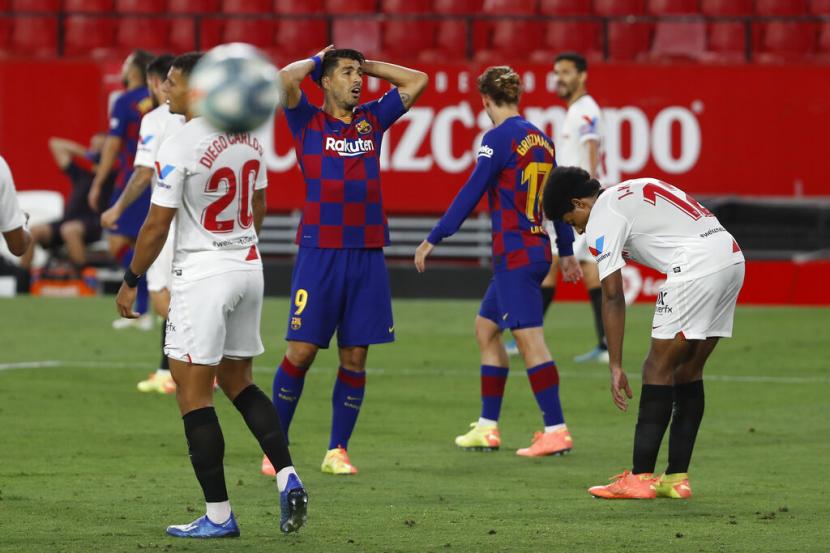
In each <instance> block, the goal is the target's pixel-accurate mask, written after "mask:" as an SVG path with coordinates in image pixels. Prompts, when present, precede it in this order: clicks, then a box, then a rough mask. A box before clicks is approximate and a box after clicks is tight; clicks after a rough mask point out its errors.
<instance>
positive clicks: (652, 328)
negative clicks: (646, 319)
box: [651, 325, 663, 330]
mask: <svg viewBox="0 0 830 553" xmlns="http://www.w3.org/2000/svg"><path fill="white" fill-rule="evenodd" d="M661 326H663V325H657V326H653V327H651V330H654V329H655V328H660V327H661Z"/></svg>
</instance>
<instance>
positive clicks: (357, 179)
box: [284, 88, 406, 248]
mask: <svg viewBox="0 0 830 553" xmlns="http://www.w3.org/2000/svg"><path fill="white" fill-rule="evenodd" d="M284 111H285V119H286V121H287V122H288V127H289V128H290V129H291V134H292V136H293V137H294V147H295V149H296V152H297V161H298V162H299V165H300V170H301V171H302V173H303V178H304V179H305V185H306V194H305V204H304V205H303V216H302V219H301V221H300V226H299V227H298V228H297V244H299V245H300V246H305V247H311V248H382V247H383V246H387V245H389V226H388V224H387V221H386V214H385V213H384V211H383V200H382V197H381V189H380V146H381V141H382V140H383V133H384V131H386V129H388V128H389V127H391V126H392V124H393V123H394V122H395V121H397V120H398V118H400V117H401V116H402V115H403V114H404V113H406V108H405V107H404V105H403V101H401V96H400V94H399V93H398V89H397V88H393V89H392V90H390V91H389V92H387V93H386V94H384V95H383V96H382V97H381V98H380V99H378V100H374V101H372V102H368V103H366V104H361V105H360V106H357V107H356V108H355V109H354V115H353V117H352V122H351V123H344V122H343V121H341V120H339V119H336V118H334V117H332V116H331V115H329V114H327V113H326V112H324V111H323V110H322V109H320V108H319V107H317V106H313V105H311V104H310V103H309V101H308V99H307V98H306V96H305V94H302V96H301V97H300V102H299V104H297V106H296V107H294V108H292V109H287V108H286V109H285V110H284Z"/></svg>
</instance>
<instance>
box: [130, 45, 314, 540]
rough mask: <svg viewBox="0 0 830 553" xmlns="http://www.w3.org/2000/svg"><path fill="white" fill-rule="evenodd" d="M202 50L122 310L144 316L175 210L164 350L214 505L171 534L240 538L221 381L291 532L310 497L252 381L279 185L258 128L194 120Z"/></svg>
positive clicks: (174, 108)
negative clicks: (269, 211) (255, 132)
mask: <svg viewBox="0 0 830 553" xmlns="http://www.w3.org/2000/svg"><path fill="white" fill-rule="evenodd" d="M199 57H200V54H196V53H191V54H184V55H182V56H179V57H178V58H176V59H175V60H174V61H173V65H172V67H171V69H170V73H169V75H168V80H169V87H168V92H169V103H170V111H171V113H178V114H181V115H185V116H186V119H187V123H186V124H185V125H184V126H183V127H182V128H181V129H180V130H179V131H177V132H176V133H175V134H173V135H172V136H171V137H170V139H169V140H168V141H166V142H165V143H164V145H163V146H162V148H161V151H160V152H159V154H158V160H159V161H158V165H159V167H160V168H161V169H160V171H159V175H158V182H157V183H156V186H155V188H154V190H153V196H152V205H151V207H150V212H149V214H148V215H147V220H146V221H145V223H144V225H143V226H142V227H141V232H140V233H139V236H138V242H137V243H136V253H135V256H134V258H133V260H132V263H131V264H130V267H129V268H128V269H127V271H126V273H125V275H124V284H122V285H121V290H119V292H118V299H117V304H118V311H119V312H120V313H121V315H122V316H123V317H135V316H137V315H138V314H137V313H133V311H132V304H133V300H134V298H135V294H136V290H135V286H136V280H137V279H138V276H139V275H141V274H142V273H144V272H145V271H146V270H147V269H148V268H149V267H150V265H151V264H152V263H153V261H154V260H155V259H156V258H157V256H158V255H159V252H160V251H161V250H162V248H163V247H164V243H165V240H166V239H167V236H168V234H169V233H168V231H169V227H170V224H171V222H172V221H173V218H174V217H175V218H176V244H175V253H174V256H173V279H172V289H171V298H170V313H169V316H168V323H167V325H168V331H167V342H166V344H165V353H166V354H167V356H168V358H169V360H170V369H171V371H172V373H173V379H174V380H175V381H176V400H177V401H178V404H179V410H180V411H181V414H182V419H183V421H184V432H185V436H186V437H187V444H188V448H189V452H190V461H191V463H192V464H193V470H194V471H195V472H196V478H197V479H198V480H199V484H200V485H201V487H202V491H203V492H204V496H205V502H206V511H207V513H206V514H205V516H202V517H200V518H198V519H197V520H195V521H193V522H192V523H190V524H185V525H181V526H170V527H168V528H167V533H168V534H170V535H172V536H176V537H185V538H219V537H228V536H238V535H239V528H238V527H237V525H236V520H235V519H234V516H233V513H232V512H231V506H230V502H229V501H228V491H227V487H226V486H225V471H224V466H223V457H224V453H225V442H224V439H223V438H222V429H221V428H220V426H219V419H218V418H217V417H216V411H215V410H214V408H213V380H214V378H216V379H217V380H218V383H219V387H220V388H222V391H223V392H225V395H226V396H228V399H230V400H231V401H232V402H233V404H234V406H235V407H236V408H237V409H238V410H239V412H240V413H241V414H242V417H243V418H244V419H245V422H246V423H247V425H248V428H249V429H250V430H251V433H252V434H253V435H254V436H255V437H256V439H257V440H258V441H259V444H260V446H261V447H262V450H263V452H264V453H265V454H266V455H267V456H268V458H269V459H271V462H272V463H273V464H274V466H275V467H277V469H278V470H277V478H276V480H277V487H278V489H279V494H280V509H281V516H280V529H281V530H282V531H283V532H292V531H294V530H297V529H299V528H300V526H302V525H303V524H304V522H305V519H306V508H307V502H308V497H307V495H306V492H305V490H304V489H303V486H302V483H301V482H300V479H299V477H298V476H297V473H296V472H295V470H294V467H293V466H292V465H293V464H292V462H291V455H290V454H289V451H288V444H287V442H286V440H285V436H284V435H283V433H282V429H281V427H280V421H279V416H278V414H277V410H276V409H274V406H273V404H272V403H271V401H270V400H269V399H268V396H266V395H265V394H264V393H262V391H261V390H260V389H259V388H257V387H256V385H254V383H253V381H252V379H251V359H252V358H253V357H254V356H256V355H259V354H260V353H262V352H263V347H262V341H261V340H260V336H259V323H260V316H261V312H262V293H263V279H262V261H261V260H260V257H259V252H258V250H257V247H256V244H257V234H258V233H259V230H260V228H261V226H262V218H263V217H264V215H265V187H266V186H267V184H268V182H267V177H266V171H265V167H264V165H263V162H262V153H263V150H262V146H261V145H260V144H259V142H258V141H257V139H256V138H254V137H253V136H252V135H251V134H249V133H242V134H226V133H223V132H219V131H217V130H215V129H213V128H212V127H211V126H210V125H209V124H208V123H207V122H206V121H205V119H204V118H202V117H194V114H193V113H192V111H191V110H190V99H189V91H188V78H189V76H190V73H191V71H192V70H193V67H194V66H195V65H196V62H197V61H198V59H199Z"/></svg>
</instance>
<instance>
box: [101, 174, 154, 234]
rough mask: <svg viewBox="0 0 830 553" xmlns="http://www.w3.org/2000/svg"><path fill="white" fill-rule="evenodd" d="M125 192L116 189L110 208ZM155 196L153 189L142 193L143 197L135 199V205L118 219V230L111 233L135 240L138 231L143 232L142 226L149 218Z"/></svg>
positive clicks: (148, 188) (150, 188)
mask: <svg viewBox="0 0 830 553" xmlns="http://www.w3.org/2000/svg"><path fill="white" fill-rule="evenodd" d="M123 191H124V189H123V188H116V189H115V190H113V192H112V200H111V201H110V207H111V206H113V205H114V204H115V202H116V201H117V200H118V197H119V196H120V195H121V193H122V192H123ZM152 195H153V191H152V187H150V186H148V187H147V189H146V190H145V191H144V192H142V193H141V196H139V197H138V198H136V199H135V201H134V202H133V203H131V204H130V205H129V207H127V209H125V210H124V213H122V214H121V217H119V218H118V222H117V223H116V224H117V225H118V228H116V229H115V230H111V231H109V232H110V233H112V234H120V235H122V236H129V237H130V238H135V237H137V236H138V231H140V230H141V225H143V224H144V219H146V218H147V212H148V211H150V197H151V196H152Z"/></svg>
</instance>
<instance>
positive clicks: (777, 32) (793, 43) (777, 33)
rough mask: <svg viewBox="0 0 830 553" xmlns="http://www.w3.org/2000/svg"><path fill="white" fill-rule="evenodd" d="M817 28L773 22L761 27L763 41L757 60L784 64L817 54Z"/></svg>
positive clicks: (810, 25)
mask: <svg viewBox="0 0 830 553" xmlns="http://www.w3.org/2000/svg"><path fill="white" fill-rule="evenodd" d="M815 48H816V27H815V25H813V24H812V23H794V22H790V21H772V22H770V23H766V24H763V25H761V41H760V47H759V48H758V51H757V55H756V56H755V60H756V61H758V62H759V63H784V62H790V61H800V60H804V59H806V58H807V57H808V56H809V55H810V54H813V53H814V52H815Z"/></svg>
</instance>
